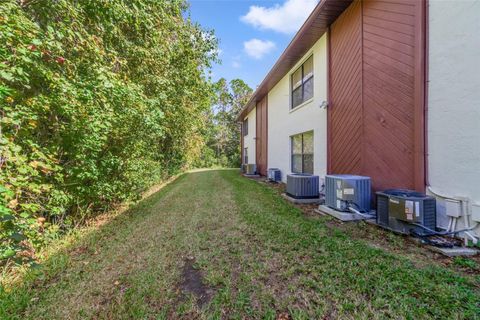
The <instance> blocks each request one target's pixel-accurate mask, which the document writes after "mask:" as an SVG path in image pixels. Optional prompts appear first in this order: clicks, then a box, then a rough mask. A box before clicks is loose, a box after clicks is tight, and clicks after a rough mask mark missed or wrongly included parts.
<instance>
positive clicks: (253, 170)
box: [245, 163, 257, 175]
mask: <svg viewBox="0 0 480 320" xmlns="http://www.w3.org/2000/svg"><path fill="white" fill-rule="evenodd" d="M245 174H248V175H255V174H257V165H256V164H251V163H249V164H246V165H245Z"/></svg>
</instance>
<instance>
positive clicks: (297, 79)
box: [291, 56, 313, 109]
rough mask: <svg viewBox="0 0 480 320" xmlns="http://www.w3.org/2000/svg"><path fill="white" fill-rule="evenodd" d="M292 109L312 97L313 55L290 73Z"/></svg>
mask: <svg viewBox="0 0 480 320" xmlns="http://www.w3.org/2000/svg"><path fill="white" fill-rule="evenodd" d="M291 82H292V109H293V108H295V107H297V106H298V105H300V104H302V103H303V102H305V101H307V100H308V99H310V98H313V56H311V57H310V58H308V59H307V60H306V61H305V62H304V63H303V64H302V65H301V66H300V67H299V68H298V69H297V70H295V72H294V73H293V74H292V79H291Z"/></svg>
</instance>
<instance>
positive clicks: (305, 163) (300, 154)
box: [291, 131, 313, 174]
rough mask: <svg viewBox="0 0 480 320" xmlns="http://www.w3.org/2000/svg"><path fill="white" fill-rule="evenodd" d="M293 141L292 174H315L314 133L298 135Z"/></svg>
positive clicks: (293, 137) (292, 138)
mask: <svg viewBox="0 0 480 320" xmlns="http://www.w3.org/2000/svg"><path fill="white" fill-rule="evenodd" d="M291 140H292V172H293V173H309V174H313V131H309V132H305V133H301V134H297V135H294V136H292V137H291Z"/></svg>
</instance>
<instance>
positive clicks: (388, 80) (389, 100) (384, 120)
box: [328, 0, 425, 191]
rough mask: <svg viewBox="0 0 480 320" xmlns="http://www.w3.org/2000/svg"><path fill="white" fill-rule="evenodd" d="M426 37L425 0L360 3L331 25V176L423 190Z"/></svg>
mask: <svg viewBox="0 0 480 320" xmlns="http://www.w3.org/2000/svg"><path fill="white" fill-rule="evenodd" d="M412 31H413V32H412ZM424 35H425V1H422V0H418V1H416V0H415V1H405V2H403V4H402V3H401V4H398V3H396V2H392V1H380V0H357V1H356V2H354V3H353V4H352V5H350V7H349V8H348V9H347V10H346V11H345V12H344V13H343V14H342V15H341V16H340V17H339V18H338V19H337V21H335V23H334V24H332V26H331V30H330V39H329V41H330V42H329V44H330V46H329V78H330V80H329V98H330V104H329V110H328V113H329V114H328V116H329V117H328V137H329V138H328V139H329V165H328V168H329V172H330V173H337V174H338V173H352V174H362V175H367V176H370V177H372V186H373V189H374V190H382V189H388V188H409V189H416V190H418V191H424V189H425V163H424V150H425V149H424V148H425V147H424V143H425V142H424V139H425V137H424V136H425V130H424V128H425V123H424V121H425V120H424V119H425V118H424V99H425V95H424V79H425V78H424V76H425V61H424V58H425V57H424V52H425V51H424V50H425V38H424V37H425V36H424ZM359 46H360V49H361V50H359ZM359 74H360V76H359Z"/></svg>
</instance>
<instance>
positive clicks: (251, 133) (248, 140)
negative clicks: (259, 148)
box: [242, 108, 257, 164]
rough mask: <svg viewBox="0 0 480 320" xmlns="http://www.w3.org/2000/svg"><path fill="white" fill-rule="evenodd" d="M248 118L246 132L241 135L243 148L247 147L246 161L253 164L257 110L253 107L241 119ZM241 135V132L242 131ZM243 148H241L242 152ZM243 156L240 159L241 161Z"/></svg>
mask: <svg viewBox="0 0 480 320" xmlns="http://www.w3.org/2000/svg"><path fill="white" fill-rule="evenodd" d="M245 119H248V134H247V135H246V136H244V137H243V148H248V155H247V156H248V163H252V164H255V161H256V160H255V157H256V152H255V136H256V134H257V133H256V127H257V125H256V124H257V110H256V108H253V110H252V111H250V113H249V114H248V115H247V116H246V117H245V118H244V119H243V120H245ZM242 135H243V133H242ZM244 150H245V149H243V150H242V153H243V152H244ZM244 159H245V157H244V158H243V159H242V163H243V160H244Z"/></svg>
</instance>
